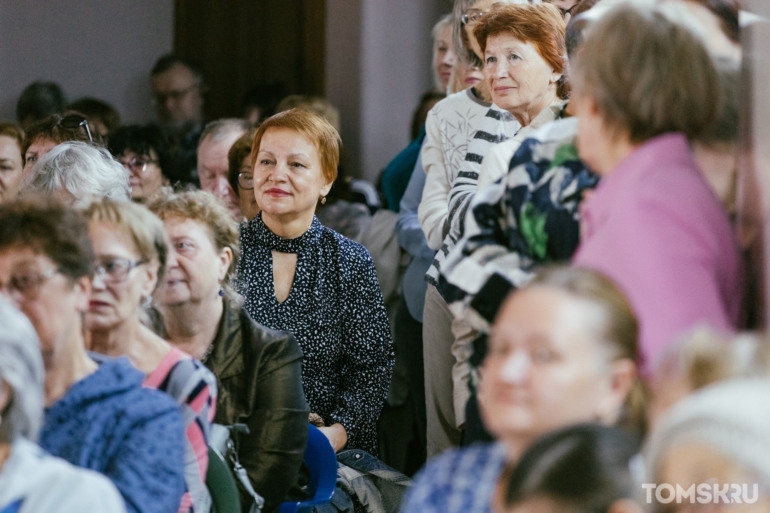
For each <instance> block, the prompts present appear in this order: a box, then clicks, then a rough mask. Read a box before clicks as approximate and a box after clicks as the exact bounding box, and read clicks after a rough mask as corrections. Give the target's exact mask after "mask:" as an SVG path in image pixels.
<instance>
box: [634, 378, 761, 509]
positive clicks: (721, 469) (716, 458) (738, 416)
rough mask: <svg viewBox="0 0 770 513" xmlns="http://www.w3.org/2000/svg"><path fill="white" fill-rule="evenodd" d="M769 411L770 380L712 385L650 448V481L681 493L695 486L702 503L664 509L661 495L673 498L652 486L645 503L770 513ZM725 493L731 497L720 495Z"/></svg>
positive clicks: (681, 409) (661, 428) (658, 430)
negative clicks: (681, 490) (664, 484)
mask: <svg viewBox="0 0 770 513" xmlns="http://www.w3.org/2000/svg"><path fill="white" fill-rule="evenodd" d="M768 412H770V380H768V379H767V378H746V379H735V380H728V381H724V382H721V383H717V384H714V385H711V386H707V387H705V388H703V389H702V390H699V391H697V392H695V393H694V394H693V395H691V396H690V397H687V398H686V399H684V400H682V401H681V402H680V403H678V404H677V405H676V406H674V407H673V408H672V409H671V410H670V411H669V412H668V413H667V414H666V415H665V416H664V417H663V418H662V419H661V421H660V423H659V424H658V425H657V426H656V427H655V431H654V432H653V433H652V435H651V436H650V439H649V441H648V444H647V447H646V448H645V454H644V459H645V462H644V467H645V470H646V473H647V475H646V476H645V477H646V478H645V482H646V483H655V484H659V485H660V484H663V483H667V484H670V485H671V486H673V487H675V489H677V490H678V489H680V487H681V489H683V490H688V489H689V488H690V487H691V486H693V485H694V486H695V488H694V491H696V492H697V494H696V497H694V499H693V500H694V501H695V502H696V504H691V503H690V499H688V498H683V500H682V503H681V504H677V502H676V501H669V503H668V504H660V502H658V497H659V495H658V494H660V496H661V497H663V498H666V497H668V496H669V494H668V493H667V492H666V491H663V490H655V489H647V490H645V493H646V495H647V497H644V499H645V500H646V501H647V502H648V503H652V504H653V508H652V511H654V512H656V513H657V512H664V511H665V512H667V513H669V512H670V513H689V512H691V511H701V510H699V509H697V508H703V511H728V510H729V511H740V512H741V513H764V512H766V511H770V495H768V487H770V463H769V462H768V458H767V454H768V451H770V439H769V438H768V435H767V434H768V432H770V413H768ZM720 492H724V494H723V495H721V496H720V495H719V493H720ZM736 499H737V500H736ZM726 502H728V503H730V502H732V504H730V505H725V503H726ZM738 503H741V504H738ZM712 508H713V509H712Z"/></svg>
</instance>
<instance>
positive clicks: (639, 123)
mask: <svg viewBox="0 0 770 513" xmlns="http://www.w3.org/2000/svg"><path fill="white" fill-rule="evenodd" d="M575 60H576V63H575V66H574V68H573V70H572V77H573V78H572V80H573V86H574V88H575V89H576V90H578V91H579V92H580V93H581V94H584V95H586V96H589V97H591V98H593V100H594V101H595V102H596V103H597V105H598V108H599V110H600V112H601V115H602V118H603V119H604V121H605V123H606V124H607V125H608V127H610V128H612V129H614V130H618V131H620V132H622V133H627V134H628V136H629V138H630V140H631V142H633V143H641V142H644V141H646V140H648V139H651V138H653V137H655V136H658V135H661V134H664V133H667V132H681V133H683V134H685V135H686V136H687V137H689V138H697V137H698V136H700V135H701V134H703V133H704V132H705V131H706V130H708V129H709V128H710V126H711V124H712V123H713V122H714V120H715V118H716V116H717V115H718V113H719V112H720V108H721V107H720V104H721V92H720V83H719V76H718V74H717V71H716V69H715V67H714V63H713V61H712V60H711V57H710V56H709V54H708V53H707V51H706V49H705V48H704V47H703V45H702V44H701V43H700V41H699V40H698V39H697V38H696V36H694V35H693V34H692V33H691V32H690V31H689V30H688V29H686V28H684V27H681V26H679V25H676V24H674V23H672V22H670V21H668V20H667V19H666V18H665V17H664V16H663V15H662V14H660V13H658V12H656V11H654V10H652V9H642V8H640V7H635V6H631V5H628V4H624V5H620V6H617V7H615V8H614V9H613V10H612V11H610V12H609V13H607V14H606V15H605V16H603V17H602V18H601V19H600V20H599V21H597V22H596V24H595V25H593V26H592V27H591V30H590V32H589V33H588V34H587V36H586V38H585V41H584V43H583V45H582V47H581V49H580V51H579V52H578V54H577V56H576V58H575Z"/></svg>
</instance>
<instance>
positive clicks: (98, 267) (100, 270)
mask: <svg viewBox="0 0 770 513" xmlns="http://www.w3.org/2000/svg"><path fill="white" fill-rule="evenodd" d="M115 260H123V261H126V262H128V269H126V271H125V275H124V276H122V277H120V278H115V277H114V276H112V275H111V274H110V273H109V272H107V269H105V268H104V263H103V262H97V263H96V264H94V275H93V277H94V278H96V277H97V276H98V277H99V278H100V279H101V280H102V282H103V283H105V284H107V283H111V284H115V283H123V282H124V281H126V280H127V279H128V275H129V274H131V271H133V270H134V269H136V268H137V267H139V266H140V265H144V264H146V263H148V260H147V259H142V260H131V259H129V258H123V257H111V258H110V259H109V260H108V261H112V262H114V261H115ZM106 277H107V278H106Z"/></svg>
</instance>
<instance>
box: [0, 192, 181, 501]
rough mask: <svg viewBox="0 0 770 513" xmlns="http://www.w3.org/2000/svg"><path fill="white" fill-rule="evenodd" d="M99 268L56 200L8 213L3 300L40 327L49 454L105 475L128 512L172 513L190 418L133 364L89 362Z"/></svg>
mask: <svg viewBox="0 0 770 513" xmlns="http://www.w3.org/2000/svg"><path fill="white" fill-rule="evenodd" d="M100 265H101V264H100ZM94 267H95V262H94V253H93V247H92V245H91V240H90V238H89V234H88V225H87V223H86V221H85V219H83V217H82V215H81V214H80V213H79V212H77V211H75V210H73V209H71V208H69V207H65V206H63V205H62V204H61V203H58V202H55V201H54V200H52V199H23V200H17V201H13V202H10V203H4V204H2V205H0V290H1V291H2V293H3V294H4V295H6V296H7V297H9V298H10V299H11V300H12V301H13V302H14V303H15V304H16V305H17V306H18V307H19V309H20V310H21V311H22V312H23V313H24V314H26V316H27V317H28V318H29V320H30V321H31V322H32V325H33V326H34V328H35V331H36V332H37V335H38V338H39V340H40V350H41V353H42V359H43V365H44V366H45V383H44V391H45V397H44V401H45V406H46V410H45V418H44V420H43V427H42V430H41V434H40V446H41V447H42V448H43V449H45V450H46V451H48V452H49V453H50V454H52V455H54V456H59V457H61V458H64V459H65V460H67V461H68V462H70V463H72V464H73V465H76V466H79V467H84V468H88V469H91V470H95V471H97V472H100V473H102V474H104V475H106V476H107V477H108V478H110V479H111V480H112V482H113V483H114V484H115V486H116V487H117V488H118V490H119V491H120V493H121V495H122V496H123V499H124V500H125V503H126V508H127V510H128V511H129V512H132V513H133V512H136V513H148V512H157V513H173V512H174V511H177V510H178V508H179V504H180V501H181V498H182V495H183V493H184V490H185V481H184V445H183V440H184V425H183V422H182V415H181V414H180V413H179V408H178V406H177V405H176V404H175V403H174V401H173V400H172V399H171V398H169V397H168V395H167V394H164V393H161V392H158V391H156V390H151V389H148V388H147V387H144V386H143V383H144V381H145V375H144V374H143V373H142V372H140V371H138V370H136V369H135V368H134V367H133V366H132V365H131V363H130V362H129V361H128V360H127V359H126V358H115V359H113V358H104V357H101V356H99V355H96V354H94V353H89V352H86V340H85V329H84V328H85V326H83V317H84V315H85V314H86V313H87V312H88V310H89V302H90V301H91V298H92V296H91V275H92V273H93V269H94ZM3 333H4V334H5V329H4V330H3ZM3 379H5V378H3ZM29 386H30V383H25V384H24V387H25V388H26V387H29ZM3 491H4V489H0V494H1V492H3Z"/></svg>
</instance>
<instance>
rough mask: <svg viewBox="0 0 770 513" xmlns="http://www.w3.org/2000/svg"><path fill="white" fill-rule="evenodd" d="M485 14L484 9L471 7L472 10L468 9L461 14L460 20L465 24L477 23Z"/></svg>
mask: <svg viewBox="0 0 770 513" xmlns="http://www.w3.org/2000/svg"><path fill="white" fill-rule="evenodd" d="M485 14H486V13H485V12H484V11H479V10H478V9H471V10H470V11H466V12H465V13H463V15H462V16H460V21H461V22H462V23H463V25H475V24H476V22H477V21H479V19H481V17H482V16H484V15H485Z"/></svg>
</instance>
